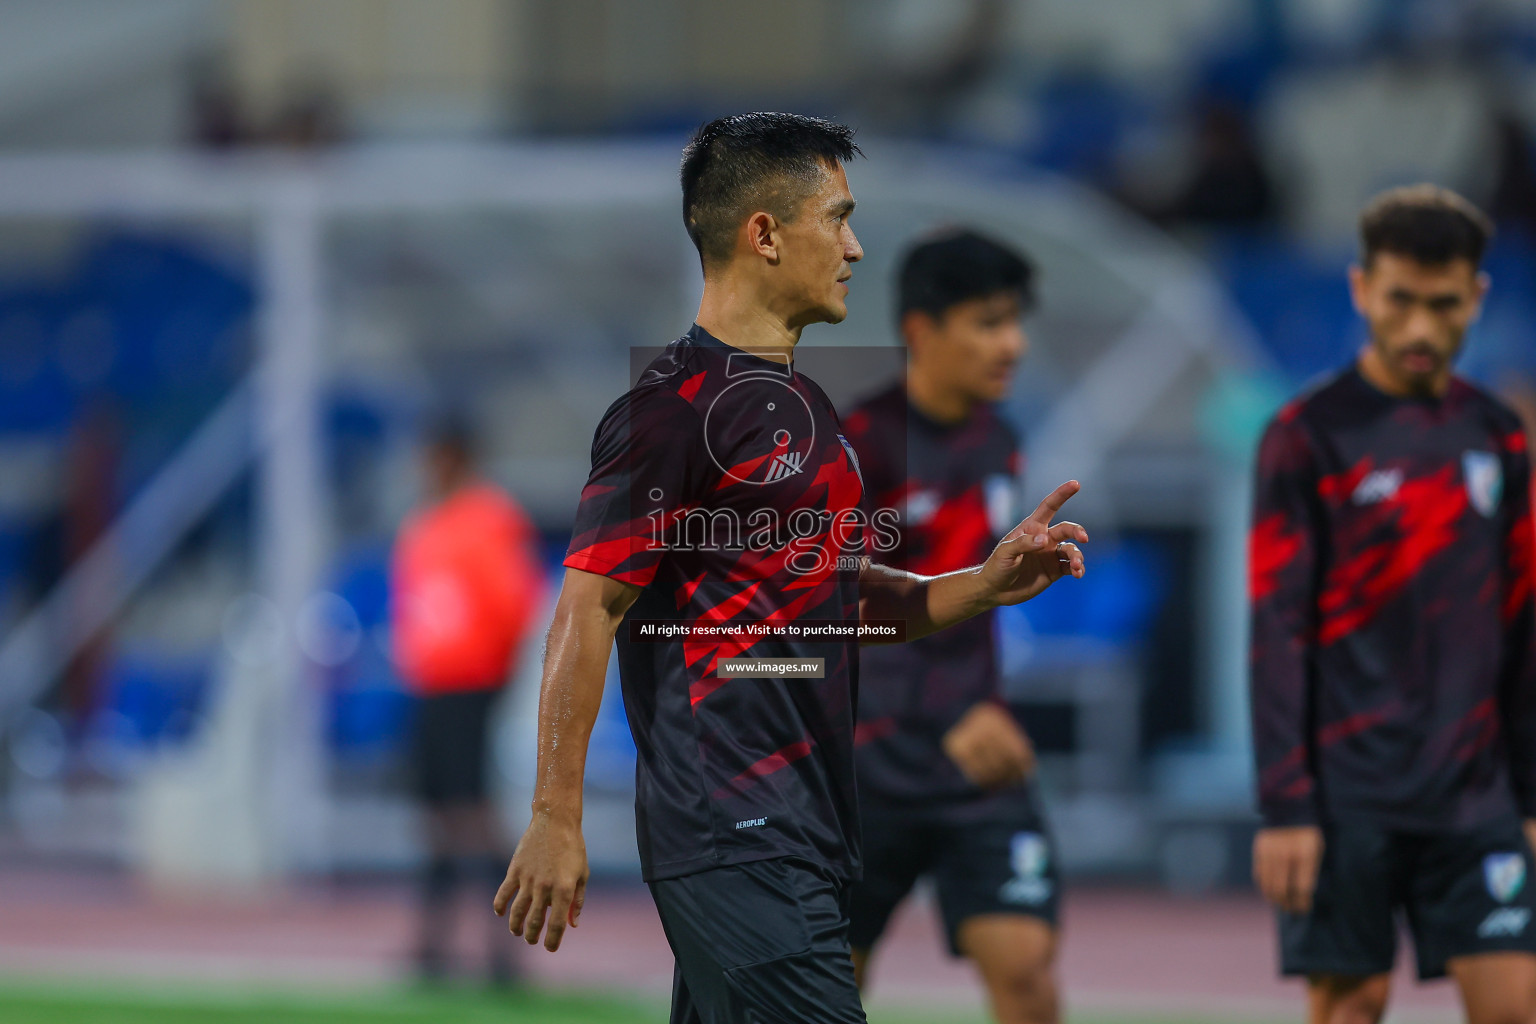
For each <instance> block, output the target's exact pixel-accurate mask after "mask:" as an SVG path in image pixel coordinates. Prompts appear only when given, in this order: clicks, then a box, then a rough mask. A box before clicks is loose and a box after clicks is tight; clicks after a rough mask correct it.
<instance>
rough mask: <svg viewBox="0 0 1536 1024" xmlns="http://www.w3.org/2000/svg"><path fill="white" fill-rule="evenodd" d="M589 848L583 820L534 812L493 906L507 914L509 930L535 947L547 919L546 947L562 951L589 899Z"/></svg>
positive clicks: (498, 913) (550, 949)
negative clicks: (566, 934)
mask: <svg viewBox="0 0 1536 1024" xmlns="http://www.w3.org/2000/svg"><path fill="white" fill-rule="evenodd" d="M587 877H588V870H587V846H586V841H585V840H583V839H582V836H581V822H580V820H579V819H578V820H576V821H574V822H573V821H570V820H568V819H566V818H563V817H557V816H554V815H548V814H542V815H541V814H538V813H535V814H534V816H533V820H532V821H531V822H530V823H529V825H528V831H526V832H524V833H523V838H522V839H521V840H519V841H518V844H517V851H516V852H515V853H513V854H512V863H510V864H508V865H507V877H506V878H505V879H503V880H502V883H501V888H499V889H497V890H496V899H495V901H494V902H493V903H492V904H491V906H492V909H494V910H495V911H496V913H497V915H498V916H499V915H502V914H505V915H507V927H508V928H509V929H510V930H511V932H512V934H513V935H521V936H522V937H523V940H524V941H526V942H527V943H528V945H530V946H533V945H537V944H538V941H539V933H540V932H542V931H544V925H545V919H546V916H547V918H548V924H549V930H548V932H547V933H546V935H545V938H544V948H545V949H547V950H549V951H550V952H551V953H553V952H554V951H555V950H557V949H559V948H560V940H561V939H562V938H564V937H565V929H566V927H567V926H569V927H571V928H575V927H576V922H577V919H578V918H579V917H580V916H581V907H582V904H583V903H584V902H585V900H586V895H587Z"/></svg>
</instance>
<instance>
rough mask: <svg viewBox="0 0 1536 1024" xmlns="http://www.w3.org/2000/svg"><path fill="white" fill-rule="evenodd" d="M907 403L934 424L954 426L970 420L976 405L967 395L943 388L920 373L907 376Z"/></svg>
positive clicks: (909, 373)
mask: <svg viewBox="0 0 1536 1024" xmlns="http://www.w3.org/2000/svg"><path fill="white" fill-rule="evenodd" d="M907 401H909V402H911V403H912V407H913V408H914V409H916V410H917V411H918V412H920V413H922V414H923V415H924V416H926V417H928V418H929V419H930V420H933V421H934V422H935V423H942V424H944V425H945V426H954V425H955V424H957V423H964V422H965V421H966V420H967V419H969V418H970V415H971V411H972V410H973V409H975V408H976V403H975V402H974V401H973V400H972V399H971V397H970V396H969V395H966V394H964V393H963V392H959V391H955V390H954V389H952V388H945V387H942V386H940V385H939V384H936V383H935V382H933V381H931V380H929V379H928V378H927V377H926V376H924V375H923V374H921V373H912V372H908V374H907Z"/></svg>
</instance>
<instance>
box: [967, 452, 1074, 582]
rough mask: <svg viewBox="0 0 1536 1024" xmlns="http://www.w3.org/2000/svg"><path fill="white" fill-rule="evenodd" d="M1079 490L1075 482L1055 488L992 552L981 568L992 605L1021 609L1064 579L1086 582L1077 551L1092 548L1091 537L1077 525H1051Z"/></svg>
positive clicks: (1069, 481) (1070, 481) (1071, 481)
mask: <svg viewBox="0 0 1536 1024" xmlns="http://www.w3.org/2000/svg"><path fill="white" fill-rule="evenodd" d="M1080 490H1082V484H1080V483H1078V482H1077V481H1076V480H1068V481H1067V482H1066V483H1064V484H1062V485H1061V486H1060V487H1058V488H1056V489H1055V490H1054V491H1052V492H1051V493H1050V494H1048V495H1046V496H1045V500H1044V501H1042V502H1040V504H1039V505H1037V506H1035V510H1034V512H1032V513H1030V515H1029V518H1028V519H1025V520H1024V521H1023V522H1022V523H1020V524H1019V525H1018V526H1015V527H1014V528H1013V529H1012V530H1009V531H1008V535H1007V536H1006V537H1004V538H1003V539H1002V540H1001V541H999V542H998V545H997V547H995V548H993V549H992V554H990V555H988V556H987V560H986V562H984V563H982V566H981V576H982V579H983V581H984V584H985V586H986V589H987V592H988V593H989V595H990V596H991V598H992V600H993V601H994V602H996V603H997V604H1000V605H1004V604H1018V603H1020V602H1021V601H1028V600H1029V599H1030V598H1032V597H1035V596H1036V595H1038V594H1040V593H1042V592H1043V591H1044V590H1045V588H1046V587H1049V586H1050V585H1051V584H1052V583H1055V582H1056V581H1057V580H1059V579H1061V578H1062V577H1063V576H1072V577H1074V578H1076V579H1081V578H1082V576H1083V572H1084V565H1083V552H1082V549H1080V548H1079V547H1078V546H1077V545H1078V544H1079V543H1083V544H1086V543H1087V542H1088V531H1087V530H1085V529H1083V528H1082V527H1081V526H1079V525H1078V524H1077V523H1057V524H1055V525H1054V526H1053V525H1051V520H1052V519H1054V518H1055V517H1056V514H1057V513H1058V512H1060V511H1061V507H1062V506H1063V505H1065V504H1066V503H1067V499H1068V498H1070V497H1072V495H1074V494H1076V493H1077V492H1078V491H1080Z"/></svg>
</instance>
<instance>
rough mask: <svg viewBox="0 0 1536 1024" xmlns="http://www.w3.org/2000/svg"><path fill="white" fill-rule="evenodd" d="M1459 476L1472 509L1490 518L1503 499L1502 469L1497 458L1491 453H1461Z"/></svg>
mask: <svg viewBox="0 0 1536 1024" xmlns="http://www.w3.org/2000/svg"><path fill="white" fill-rule="evenodd" d="M1461 476H1462V479H1463V480H1464V481H1465V483H1466V485H1467V500H1468V501H1470V502H1471V503H1472V507H1473V508H1475V509H1477V510H1478V511H1479V512H1481V513H1482V514H1483V515H1485V516H1488V517H1489V518H1492V517H1493V515H1494V513H1496V512H1497V511H1498V510H1499V501H1500V499H1502V498H1503V497H1504V467H1503V466H1502V465H1501V464H1500V462H1499V457H1498V456H1497V455H1495V454H1493V453H1492V452H1462V455H1461Z"/></svg>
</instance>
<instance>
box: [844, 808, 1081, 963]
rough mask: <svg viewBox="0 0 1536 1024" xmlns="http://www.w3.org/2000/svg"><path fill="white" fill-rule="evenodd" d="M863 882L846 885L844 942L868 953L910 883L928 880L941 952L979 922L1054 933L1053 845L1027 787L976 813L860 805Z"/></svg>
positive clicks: (956, 950)
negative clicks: (1017, 922)
mask: <svg viewBox="0 0 1536 1024" xmlns="http://www.w3.org/2000/svg"><path fill="white" fill-rule="evenodd" d="M860 803H861V808H860V815H861V818H862V821H863V826H864V878H863V880H862V881H859V882H856V883H854V886H853V902H852V909H851V914H850V921H851V927H850V931H849V936H850V939H851V941H852V943H853V947H854V948H855V949H869V948H870V947H871V946H873V945H874V944H875V941H876V940H877V939H879V938H880V934H881V932H883V931H885V926H886V923H887V922H888V921H889V920H890V918H891V914H892V913H893V912H894V911H895V910H896V907H897V905H898V904H900V903H901V901H902V900H903V899H905V898H906V896H907V893H909V892H911V891H912V886H913V885H914V884H916V882H917V880H918V878H920V877H921V876H923V875H932V876H933V882H934V888H935V889H936V890H937V892H938V898H939V911H940V913H941V914H942V915H943V917H944V933H945V937H946V938H947V940H948V942H949V951H950V952H951V953H952V954H953V955H955V956H961V955H962V954H961V951H960V947H959V945H958V942H957V939H958V935H959V931H960V925H961V924H962V923H963V922H964V921H966V920H967V919H968V918H972V917H979V916H981V915H984V914H988V915H990V914H1021V915H1024V916H1027V917H1034V918H1038V919H1039V920H1042V921H1044V922H1045V923H1046V924H1048V925H1050V926H1051V927H1053V928H1054V927H1055V926H1056V918H1057V911H1058V906H1059V902H1060V890H1061V882H1060V877H1059V875H1058V874H1057V870H1056V844H1055V842H1054V841H1053V840H1052V839H1051V833H1050V830H1049V829H1048V828H1047V827H1046V823H1045V817H1044V815H1042V814H1041V813H1040V806H1039V800H1038V798H1037V796H1036V793H1035V789H1034V787H1033V786H1021V787H1019V788H1018V789H1016V790H1012V791H1009V792H1007V793H999V794H995V795H993V796H989V797H987V798H985V800H984V801H983V802H981V803H980V804H979V805H978V806H980V807H981V808H982V810H981V811H980V812H976V813H969V814H968V813H965V812H964V809H954V808H948V809H945V810H944V811H943V812H937V811H935V812H932V813H921V812H915V811H913V810H912V809H911V808H903V807H900V806H897V805H894V804H889V803H885V802H882V801H878V800H870V799H869V798H867V797H866V798H864V799H863V800H861V801H860Z"/></svg>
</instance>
